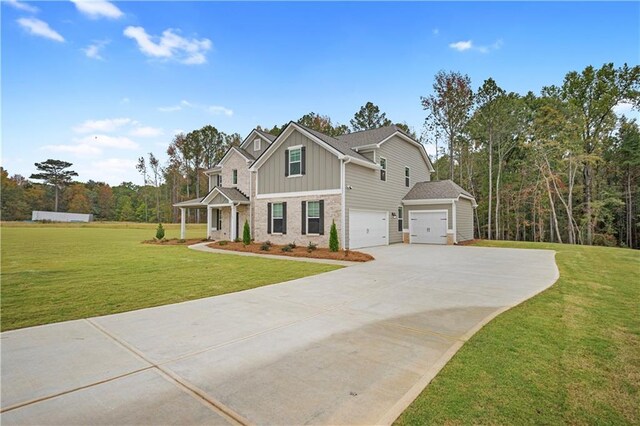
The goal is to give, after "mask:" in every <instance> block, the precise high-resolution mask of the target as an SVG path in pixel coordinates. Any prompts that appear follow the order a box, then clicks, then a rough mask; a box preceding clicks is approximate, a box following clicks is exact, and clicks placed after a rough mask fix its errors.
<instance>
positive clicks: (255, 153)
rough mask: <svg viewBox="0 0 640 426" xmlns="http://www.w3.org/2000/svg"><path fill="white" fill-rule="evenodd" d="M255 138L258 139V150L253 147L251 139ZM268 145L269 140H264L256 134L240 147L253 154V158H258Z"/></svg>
mask: <svg viewBox="0 0 640 426" xmlns="http://www.w3.org/2000/svg"><path fill="white" fill-rule="evenodd" d="M256 139H260V149H258V150H254V149H253V141H254V140H256ZM269 145H270V143H269V142H267V141H265V140H264V139H263V138H261V137H258V136H256V137H255V138H251V140H248V141H247V142H246V143H245V144H244V145H242V148H243V149H244V150H245V151H247V152H248V153H249V154H251V155H253V158H258V157H260V155H262V153H263V152H264V151H265V150H266V149H267V148H268V147H269Z"/></svg>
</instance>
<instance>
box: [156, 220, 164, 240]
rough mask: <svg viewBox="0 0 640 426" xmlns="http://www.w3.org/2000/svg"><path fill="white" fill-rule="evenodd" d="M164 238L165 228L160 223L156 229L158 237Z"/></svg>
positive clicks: (159, 238) (158, 238)
mask: <svg viewBox="0 0 640 426" xmlns="http://www.w3.org/2000/svg"><path fill="white" fill-rule="evenodd" d="M163 238H164V228H163V227H162V224H161V223H159V224H158V228H157V229H156V239H157V240H162V239H163Z"/></svg>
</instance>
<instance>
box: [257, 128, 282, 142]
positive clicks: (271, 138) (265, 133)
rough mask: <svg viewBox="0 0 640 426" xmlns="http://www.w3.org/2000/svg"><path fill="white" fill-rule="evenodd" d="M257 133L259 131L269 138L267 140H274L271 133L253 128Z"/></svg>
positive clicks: (274, 136) (274, 137)
mask: <svg viewBox="0 0 640 426" xmlns="http://www.w3.org/2000/svg"><path fill="white" fill-rule="evenodd" d="M255 130H256V132H257V133H260V135H261V136H264V137H265V138H267V139H269V141H271V142H273V141H275V140H276V137H277V136H276V135H272V134H271V133H268V132H265V131H264V130H258V129H255Z"/></svg>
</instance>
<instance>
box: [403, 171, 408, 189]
mask: <svg viewBox="0 0 640 426" xmlns="http://www.w3.org/2000/svg"><path fill="white" fill-rule="evenodd" d="M404 186H406V187H407V188H408V187H409V168H408V167H405V168H404Z"/></svg>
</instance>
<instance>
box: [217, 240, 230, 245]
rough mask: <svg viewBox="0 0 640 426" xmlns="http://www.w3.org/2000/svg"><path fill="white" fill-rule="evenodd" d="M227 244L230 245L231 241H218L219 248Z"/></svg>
mask: <svg viewBox="0 0 640 426" xmlns="http://www.w3.org/2000/svg"><path fill="white" fill-rule="evenodd" d="M227 244H229V241H227V240H222V241H218V245H219V246H226V245H227Z"/></svg>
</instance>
